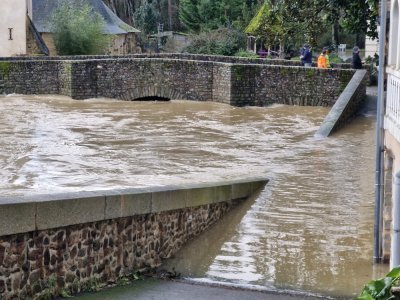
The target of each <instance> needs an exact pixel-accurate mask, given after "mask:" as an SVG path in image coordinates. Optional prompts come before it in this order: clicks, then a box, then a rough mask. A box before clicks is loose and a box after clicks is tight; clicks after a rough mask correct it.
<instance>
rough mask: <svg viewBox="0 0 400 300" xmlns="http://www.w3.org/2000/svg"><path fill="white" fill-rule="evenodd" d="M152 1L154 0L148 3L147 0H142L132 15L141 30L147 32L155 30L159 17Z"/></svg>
mask: <svg viewBox="0 0 400 300" xmlns="http://www.w3.org/2000/svg"><path fill="white" fill-rule="evenodd" d="M154 3H155V2H153V3H149V2H148V1H147V0H144V2H143V3H142V5H141V6H140V7H139V8H138V10H137V11H136V12H135V14H134V15H133V17H134V19H135V25H136V26H137V27H138V28H139V29H140V30H141V31H143V32H144V33H147V34H149V33H154V32H156V31H157V24H158V22H157V20H158V19H159V17H160V14H159V12H158V11H157V9H156V7H155V5H154Z"/></svg>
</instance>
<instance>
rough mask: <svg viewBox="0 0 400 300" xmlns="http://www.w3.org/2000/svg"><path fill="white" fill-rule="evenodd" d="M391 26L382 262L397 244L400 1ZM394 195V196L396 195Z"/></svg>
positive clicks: (394, 6) (392, 13) (396, 0)
mask: <svg viewBox="0 0 400 300" xmlns="http://www.w3.org/2000/svg"><path fill="white" fill-rule="evenodd" d="M389 11H390V25H389V36H388V43H389V44H388V57H387V65H386V77H387V83H386V104H385V109H384V112H385V114H384V134H383V145H384V160H385V163H384V168H385V170H384V194H385V196H384V199H383V222H382V223H381V226H382V227H383V228H382V230H381V232H382V234H383V236H382V258H383V260H384V261H387V260H388V259H389V257H390V259H393V248H392V249H391V248H390V244H392V247H393V240H394V234H396V236H397V233H395V231H393V230H392V228H393V223H392V220H394V219H395V218H397V219H399V218H400V216H394V213H393V211H394V206H395V205H393V203H394V201H395V194H396V192H397V191H399V192H400V190H399V188H397V187H396V185H395V184H394V183H395V180H394V178H395V174H397V173H398V172H399V171H400V29H399V27H400V22H399V16H400V0H392V1H391V4H390V9H389ZM392 191H393V192H392Z"/></svg>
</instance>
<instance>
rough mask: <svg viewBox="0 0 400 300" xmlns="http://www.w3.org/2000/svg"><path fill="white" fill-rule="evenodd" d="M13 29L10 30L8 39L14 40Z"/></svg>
mask: <svg viewBox="0 0 400 300" xmlns="http://www.w3.org/2000/svg"><path fill="white" fill-rule="evenodd" d="M12 34H13V29H12V28H8V39H9V40H12V39H13V35H12Z"/></svg>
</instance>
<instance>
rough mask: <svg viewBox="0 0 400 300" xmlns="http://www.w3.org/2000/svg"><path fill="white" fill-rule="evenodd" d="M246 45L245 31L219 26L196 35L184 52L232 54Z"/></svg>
mask: <svg viewBox="0 0 400 300" xmlns="http://www.w3.org/2000/svg"><path fill="white" fill-rule="evenodd" d="M245 45H246V36H245V34H244V33H242V32H240V31H238V30H236V29H232V28H219V29H217V30H212V31H209V32H203V33H201V34H199V35H197V36H195V37H194V38H193V40H192V42H191V44H190V45H189V46H188V47H187V48H185V50H184V52H189V53H197V54H210V55H229V56H231V55H234V54H235V53H236V52H238V51H239V50H240V49H243V48H244V47H245Z"/></svg>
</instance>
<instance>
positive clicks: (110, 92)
mask: <svg viewBox="0 0 400 300" xmlns="http://www.w3.org/2000/svg"><path fill="white" fill-rule="evenodd" d="M279 63H281V65H280V64H279ZM354 72H355V71H354V70H351V69H339V68H337V69H316V68H304V67H301V66H299V65H298V63H297V62H291V61H284V60H282V61H279V60H278V61H277V60H274V61H268V60H260V59H244V58H241V59H240V58H226V57H218V56H199V55H184V54H182V55H178V54H171V55H158V56H146V55H136V56H126V57H107V56H97V57H68V58H66V57H53V58H12V59H6V58H3V59H0V93H20V94H61V95H67V96H70V97H72V98H73V99H87V98H95V97H108V98H116V99H122V100H137V99H148V98H156V99H182V100H195V101H214V102H222V103H226V104H231V105H235V106H245V105H257V106H265V105H269V104H273V103H282V104H291V105H313V106H314V105H320V106H332V105H333V104H334V103H335V101H336V99H337V98H338V97H339V95H340V94H341V92H342V91H343V90H344V88H345V87H346V85H347V84H348V83H349V81H350V79H351V78H352V76H353V74H354Z"/></svg>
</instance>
